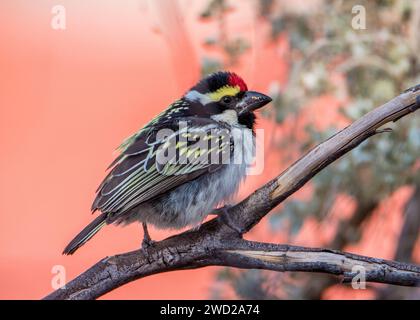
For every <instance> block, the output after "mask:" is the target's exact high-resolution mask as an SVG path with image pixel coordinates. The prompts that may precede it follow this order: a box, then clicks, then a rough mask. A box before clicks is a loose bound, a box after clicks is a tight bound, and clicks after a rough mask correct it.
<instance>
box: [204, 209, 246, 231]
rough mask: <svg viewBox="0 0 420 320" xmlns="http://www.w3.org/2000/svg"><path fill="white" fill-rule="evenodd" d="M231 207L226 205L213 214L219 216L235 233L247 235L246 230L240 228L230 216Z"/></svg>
mask: <svg viewBox="0 0 420 320" xmlns="http://www.w3.org/2000/svg"><path fill="white" fill-rule="evenodd" d="M232 207H233V206H231V205H226V206H224V207H221V208H218V209H216V210H215V211H214V212H213V213H212V214H214V215H217V218H218V219H219V220H220V221H221V222H222V223H223V224H225V225H227V226H228V227H229V228H231V229H232V230H233V231H236V232H237V233H238V234H240V235H242V234H244V233H245V230H244V229H243V228H241V227H238V226H237V225H236V223H235V222H234V221H232V218H231V217H230V215H229V209H230V208H232Z"/></svg>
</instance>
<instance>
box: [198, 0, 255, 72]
mask: <svg viewBox="0 0 420 320" xmlns="http://www.w3.org/2000/svg"><path fill="white" fill-rule="evenodd" d="M231 11H232V7H231V6H230V5H229V1H226V0H210V1H209V3H208V5H207V6H206V7H205V8H204V10H203V11H202V12H201V14H200V18H201V19H203V20H209V21H215V22H216V23H217V28H216V29H215V30H217V33H216V34H215V35H213V36H212V37H210V38H208V39H206V40H205V41H204V45H205V46H207V47H209V48H212V49H214V51H215V52H217V53H219V54H222V57H225V58H226V59H225V60H224V61H220V60H219V59H217V58H208V57H207V58H205V59H204V60H203V63H202V70H201V73H202V75H206V74H209V73H212V72H215V71H219V70H221V69H224V68H228V67H230V66H233V65H235V64H237V63H238V60H239V58H240V57H241V55H242V54H243V53H244V52H245V51H246V50H248V49H249V43H248V42H247V41H246V40H245V39H244V38H242V37H231V36H230V33H229V32H228V30H227V28H226V16H227V14H229V12H231Z"/></svg>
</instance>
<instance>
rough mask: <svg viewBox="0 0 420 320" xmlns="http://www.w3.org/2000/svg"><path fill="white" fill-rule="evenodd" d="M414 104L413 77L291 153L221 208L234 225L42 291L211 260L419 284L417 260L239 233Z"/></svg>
mask: <svg viewBox="0 0 420 320" xmlns="http://www.w3.org/2000/svg"><path fill="white" fill-rule="evenodd" d="M419 107H420V85H417V86H416V87H413V88H411V89H409V90H407V91H405V92H404V93H402V94H401V95H399V96H398V97H396V98H394V99H392V100H390V101H389V102H387V103H386V104H384V105H382V106H380V107H378V108H376V109H374V110H373V111H371V112H369V113H368V114H366V115H364V116H363V117H361V118H360V119H358V120H356V121H355V122H354V123H352V124H351V125H350V126H348V127H346V128H345V129H343V130H341V131H339V132H338V133H337V134H335V135H333V136H332V137H330V138H329V139H328V140H326V141H324V142H323V143H321V144H319V145H318V146H316V147H315V148H313V149H312V150H311V151H309V152H308V153H307V154H306V155H304V156H303V157H302V158H300V159H299V160H298V161H296V162H295V163H294V164H293V165H291V166H290V167H289V168H288V169H286V170H285V171H284V172H283V173H281V174H280V175H279V176H278V177H277V178H275V179H273V180H272V181H270V182H268V183H267V184H266V185H264V186H263V187H261V188H260V189H258V190H256V191H255V192H254V193H252V194H251V195H250V196H249V197H247V198H246V199H245V200H243V201H242V202H240V203H239V204H237V205H236V206H234V207H232V208H230V209H228V214H229V217H230V219H229V221H231V222H234V224H235V228H234V229H236V230H241V232H237V231H234V230H233V229H232V228H230V227H228V226H227V225H226V224H224V223H223V222H222V221H221V219H219V218H216V219H213V220H211V221H209V222H207V223H205V224H203V225H202V226H201V227H200V229H199V230H189V231H186V232H184V233H181V234H179V235H176V236H173V237H170V238H167V239H165V240H163V241H160V242H158V243H156V245H154V246H153V247H151V248H150V250H149V251H148V255H147V256H145V255H144V253H143V252H142V251H140V250H138V251H133V252H128V253H124V254H120V255H115V256H112V257H107V258H104V259H102V260H101V261H99V262H98V263H97V264H95V265H94V266H93V267H91V268H90V269H88V270H87V271H85V272H84V273H82V274H81V275H80V276H78V277H77V278H75V279H74V280H72V281H71V282H69V283H68V284H67V285H66V286H65V287H64V288H61V289H58V290H56V291H55V292H53V293H51V294H50V295H48V296H47V297H46V299H95V298H97V297H100V296H101V295H103V294H105V293H107V292H109V291H111V290H113V289H115V288H117V287H119V286H122V285H124V284H125V283H128V282H130V281H134V280H137V279H140V278H143V277H146V276H149V275H152V274H157V273H162V272H167V271H173V270H181V269H194V268H201V267H205V266H210V265H218V266H230V267H236V268H245V269H250V268H253V269H267V270H276V271H304V272H323V273H329V274H333V275H338V276H341V277H342V279H343V280H344V281H345V282H348V281H351V279H352V278H353V277H354V276H355V275H356V274H357V272H355V271H354V270H359V269H354V267H355V266H358V267H360V266H361V267H362V268H363V270H364V271H365V272H366V281H369V282H382V283H389V284H395V285H401V286H419V284H420V266H416V265H412V264H407V263H399V262H395V261H386V260H382V259H376V258H371V257H363V256H359V255H355V254H350V253H344V252H340V251H335V250H329V249H322V248H304V247H296V246H289V245H276V244H268V243H258V242H252V241H246V240H244V239H242V234H243V233H245V232H247V231H249V230H250V229H251V228H253V227H254V226H255V225H256V224H257V223H258V222H259V221H260V220H261V219H262V218H263V217H264V216H265V215H266V214H267V213H268V212H270V210H271V209H273V208H274V207H275V206H277V205H278V204H279V203H281V202H282V201H284V200H285V199H286V198H288V197H289V196H290V195H291V194H293V193H294V192H296V191H297V190H299V189H300V188H301V187H302V186H303V185H304V184H305V183H306V182H307V181H309V180H310V179H311V178H312V177H313V176H314V175H316V174H317V173H318V172H319V171H321V170H322V169H323V168H325V167H326V166H328V165H329V164H330V163H332V162H333V161H335V160H336V159H338V158H340V157H341V156H342V155H344V154H345V153H346V152H348V151H349V150H351V149H353V148H355V147H357V146H358V145H359V144H360V143H361V142H363V141H365V140H366V139H368V138H369V137H371V136H373V135H375V134H377V133H381V132H388V131H389V130H381V129H380V127H381V126H383V125H384V124H386V123H388V122H391V121H396V120H398V119H400V118H401V117H403V116H406V115H408V114H409V113H412V112H414V111H415V110H417V109H418V108H419Z"/></svg>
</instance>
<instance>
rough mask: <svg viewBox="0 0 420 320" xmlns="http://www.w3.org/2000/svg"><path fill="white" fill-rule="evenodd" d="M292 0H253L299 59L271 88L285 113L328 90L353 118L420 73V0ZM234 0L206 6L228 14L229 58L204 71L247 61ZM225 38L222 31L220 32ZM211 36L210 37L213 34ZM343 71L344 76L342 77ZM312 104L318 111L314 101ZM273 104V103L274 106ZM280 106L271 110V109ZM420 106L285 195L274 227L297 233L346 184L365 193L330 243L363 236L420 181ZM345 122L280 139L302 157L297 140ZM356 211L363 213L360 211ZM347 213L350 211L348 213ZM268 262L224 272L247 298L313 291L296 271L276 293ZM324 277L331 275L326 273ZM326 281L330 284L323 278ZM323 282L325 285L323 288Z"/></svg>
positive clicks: (308, 144) (214, 14)
mask: <svg viewBox="0 0 420 320" xmlns="http://www.w3.org/2000/svg"><path fill="white" fill-rule="evenodd" d="M285 2H286V1H281V0H260V1H255V0H254V1H253V4H254V5H255V14H256V15H257V17H258V18H260V19H263V20H264V21H267V22H269V23H270V25H271V32H270V34H269V35H267V39H266V41H267V42H275V41H277V39H278V38H279V37H280V36H284V35H286V36H287V39H288V42H289V46H290V49H289V53H288V55H287V57H286V58H287V59H288V60H289V65H290V68H291V69H290V74H289V79H288V81H287V83H286V85H285V86H283V87H280V86H279V85H278V84H277V83H273V85H272V86H271V87H270V88H269V92H270V94H271V96H272V97H273V105H274V111H275V118H276V121H278V122H279V123H282V122H283V121H285V120H286V119H297V118H299V117H300V116H301V115H302V114H303V113H304V112H305V108H306V106H308V104H309V102H311V101H313V100H314V99H316V98H318V97H321V96H324V95H329V96H333V97H335V98H337V100H338V101H340V104H341V106H342V107H341V110H340V111H341V116H343V117H344V118H345V119H347V120H348V121H349V122H350V121H353V120H355V119H357V118H359V117H361V116H362V115H363V114H365V113H366V112H368V111H370V110H372V109H373V108H374V107H376V106H379V105H381V104H383V103H384V102H386V101H388V100H389V99H391V98H393V97H394V96H396V95H398V94H399V93H400V92H402V91H404V90H405V89H407V88H409V87H411V86H413V85H415V84H417V83H420V55H419V52H420V34H419V33H418V31H419V30H420V4H419V2H418V1H409V0H376V1H372V0H357V1H353V0H346V1H333V0H324V1H319V6H318V7H317V8H316V10H311V11H309V10H308V11H307V12H306V11H305V10H303V11H296V10H294V11H293V10H284V4H285ZM228 3H229V2H228V1H223V0H212V1H210V2H209V5H208V6H207V8H206V9H205V10H204V11H203V13H202V17H203V18H207V19H208V18H214V19H216V20H218V21H219V31H218V32H219V38H218V40H213V41H210V42H209V43H211V44H210V45H211V46H214V47H217V48H219V50H220V51H221V52H223V53H224V54H225V56H226V57H227V59H226V61H218V60H217V59H216V60H215V59H206V60H205V61H204V63H203V72H204V73H207V72H211V71H214V70H217V69H221V68H223V67H227V66H229V65H231V64H234V63H235V62H237V61H238V59H239V57H240V55H241V54H242V53H243V52H245V50H246V49H247V48H248V47H249V45H248V44H247V42H246V41H245V40H244V39H240V40H238V39H234V40H232V39H229V40H228V37H227V36H226V34H227V30H226V24H225V21H224V19H226V15H227V14H228V12H229V10H230V8H229V4H228ZM355 5H362V6H364V8H365V9H366V29H361V30H356V29H353V28H352V19H353V17H354V15H355V14H352V8H353V6H355ZM215 39H216V38H215ZM209 43H208V44H209ZM337 79H342V83H340V82H338V80H337ZM311 112H313V111H311ZM265 114H267V113H265ZM269 114H270V116H273V115H272V113H269ZM419 122H420V121H419V117H418V116H411V117H407V118H404V119H401V120H399V122H398V125H397V126H395V128H394V130H393V131H392V133H387V132H385V133H381V134H379V135H376V136H375V137H372V138H370V139H368V140H367V141H366V142H364V143H362V144H361V145H360V146H359V147H357V148H356V149H354V150H353V151H352V152H350V153H348V154H346V155H345V156H344V157H343V158H342V159H340V160H338V161H336V162H335V163H334V164H333V165H331V166H329V167H328V169H326V170H323V171H322V172H321V173H319V174H318V175H316V176H315V177H314V178H313V179H312V181H311V184H312V187H313V192H312V197H310V199H308V200H305V201H302V200H297V199H290V200H288V201H286V203H285V204H284V206H283V207H282V208H281V212H279V213H278V214H272V215H271V216H270V222H271V226H272V228H273V229H274V230H275V229H277V228H280V229H282V231H284V232H288V233H289V235H290V236H293V235H295V234H297V233H298V232H299V231H300V228H301V226H302V224H303V222H304V220H305V219H306V218H307V217H309V216H312V217H316V218H317V219H318V220H319V221H322V219H324V218H325V217H326V216H327V215H328V213H329V211H330V210H331V208H332V206H333V204H334V201H335V199H336V197H337V195H339V194H346V195H348V196H350V197H352V199H354V201H355V203H356V208H357V209H356V211H357V217H356V218H354V219H353V220H352V221H350V222H349V221H347V222H349V223H352V224H353V225H348V226H346V224H345V223H343V226H344V229H339V230H337V235H336V237H335V239H334V241H333V242H332V243H331V246H336V247H338V249H341V248H340V247H342V246H344V245H346V244H349V243H350V242H354V241H357V240H358V239H359V235H357V233H358V232H356V231H360V230H359V229H360V226H361V224H362V222H363V221H364V219H366V218H367V217H369V216H370V214H371V212H372V211H373V210H374V208H375V207H376V206H377V205H378V204H379V203H380V202H381V201H382V200H384V199H386V198H387V197H389V196H390V194H391V193H393V192H394V191H395V190H397V189H398V188H400V187H401V186H404V185H413V186H414V185H417V186H419V185H420V175H419V170H418V167H419V150H420V125H419V124H420V123H419ZM338 129H340V128H336V127H330V128H328V130H319V129H318V128H317V126H316V124H315V123H311V122H310V121H309V123H308V124H307V126H306V137H305V138H304V139H302V138H300V137H299V139H297V138H296V135H297V132H296V130H290V132H289V133H288V134H287V135H286V136H284V137H282V143H281V145H277V147H278V148H280V149H281V152H282V154H283V155H284V158H285V159H288V158H290V159H295V158H296V150H298V151H299V153H301V154H302V153H305V152H307V151H308V150H309V149H310V148H312V147H313V146H315V145H316V144H318V143H320V142H322V141H323V140H325V139H326V138H328V137H329V136H331V135H332V134H333V133H334V132H336V131H338ZM355 214H356V213H355ZM344 222H346V221H344ZM345 228H347V229H348V230H356V231H355V232H354V235H353V236H352V237H347V238H343V235H341V234H339V233H340V232H343V231H346V229H345ZM266 277H267V272H265V271H256V270H253V271H243V272H240V273H234V272H229V271H226V270H225V271H223V276H222V277H221V278H220V279H219V281H222V282H227V283H229V284H230V285H231V286H232V288H233V289H234V291H235V293H236V294H237V296H238V297H241V298H276V297H277V298H285V297H288V298H305V297H313V296H312V295H311V293H308V290H306V292H305V288H311V290H312V289H313V283H309V282H310V279H307V281H308V283H307V284H306V285H303V286H301V287H302V288H301V289H300V290H297V289H296V288H295V287H294V286H293V281H292V282H291V284H290V283H288V281H287V280H286V279H289V280H290V276H289V277H288V276H286V275H282V274H276V277H277V280H276V281H277V282H279V283H281V284H280V287H282V293H277V294H273V293H272V292H270V293H269V290H268V289H267V285H266V284H267V283H270V282H272V281H273V279H270V280H268V279H267V278H266ZM321 283H322V282H321ZM324 285H325V284H324ZM323 289H324V288H318V290H319V292H322V290H323Z"/></svg>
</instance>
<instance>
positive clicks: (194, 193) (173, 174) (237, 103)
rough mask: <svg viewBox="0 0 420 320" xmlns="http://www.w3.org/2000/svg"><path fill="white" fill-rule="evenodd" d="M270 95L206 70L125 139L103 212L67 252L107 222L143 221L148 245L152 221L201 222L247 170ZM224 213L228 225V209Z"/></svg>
mask: <svg viewBox="0 0 420 320" xmlns="http://www.w3.org/2000/svg"><path fill="white" fill-rule="evenodd" d="M270 101H271V98H270V97H268V96H266V95H264V94H262V93H258V92H255V91H248V88H247V85H246V84H245V82H244V81H243V80H242V78H240V77H239V76H238V75H236V74H235V73H232V72H217V73H214V74H211V75H209V76H207V77H205V78H203V79H202V80H201V81H199V82H198V83H197V84H196V85H195V86H194V87H192V88H191V89H190V90H189V91H188V92H187V93H186V94H185V95H184V96H183V97H182V98H181V99H179V100H177V101H175V102H174V103H173V104H171V105H170V106H169V107H168V108H167V109H166V110H164V111H163V112H162V113H161V114H159V115H158V116H157V117H156V118H154V119H153V120H152V121H150V122H149V123H148V124H147V125H146V126H145V127H144V128H142V129H140V130H139V131H138V132H136V133H135V134H134V135H132V136H131V137H129V138H128V139H126V140H125V141H124V142H123V143H122V145H121V146H120V147H119V150H120V152H121V153H120V155H119V156H118V157H117V158H116V159H115V160H114V161H113V163H112V164H111V165H110V167H109V169H110V172H109V174H108V175H107V176H106V177H105V179H104V181H103V182H102V183H101V185H100V186H99V188H98V190H97V194H96V198H95V200H94V202H93V205H92V211H93V212H95V211H100V212H101V214H100V215H99V216H98V217H97V218H96V219H95V220H93V221H92V222H91V223H90V224H89V225H88V226H86V227H85V228H84V229H83V230H82V231H81V232H80V233H79V234H78V235H77V236H76V237H75V238H74V239H73V240H72V241H71V242H70V243H69V244H68V245H67V247H66V248H65V249H64V252H63V253H64V254H73V253H74V252H75V251H76V250H77V249H78V248H79V247H80V246H82V245H83V244H84V243H86V242H87V241H88V240H89V239H91V238H92V237H93V236H94V235H95V234H96V233H97V232H98V231H99V230H100V229H101V228H102V227H103V226H105V225H106V224H111V223H114V224H121V223H122V224H128V223H132V222H135V221H138V222H140V223H142V225H143V229H144V239H143V247H147V246H149V245H151V243H152V241H151V239H150V236H149V233H148V231H147V224H149V223H150V224H152V225H154V226H156V227H157V228H163V229H168V228H169V229H170V228H172V229H180V228H183V227H186V226H198V225H200V223H201V222H202V221H203V220H204V219H205V218H206V216H207V215H208V214H210V213H214V212H215V209H216V208H217V206H219V205H221V204H225V203H226V201H228V200H229V199H230V198H231V197H232V195H234V194H235V193H236V191H237V190H238V188H239V185H240V182H241V181H242V180H243V179H244V178H245V176H246V170H247V167H248V166H249V165H250V164H251V162H252V159H253V157H254V152H255V133H254V125H255V119H256V116H255V113H254V111H255V110H256V109H259V108H261V107H263V106H264V105H266V104H267V103H269V102H270ZM219 212H222V213H221V214H222V215H226V214H227V213H226V212H225V211H223V210H222V211H219ZM223 221H224V222H226V223H227V224H228V225H229V217H226V216H225V217H224V219H223ZM232 225H234V224H232Z"/></svg>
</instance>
